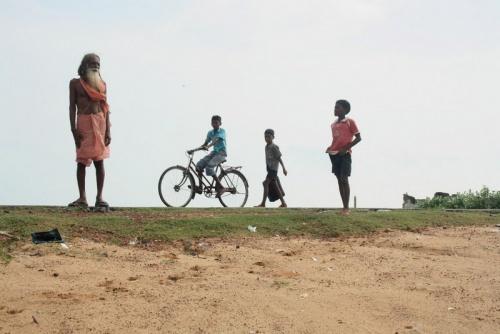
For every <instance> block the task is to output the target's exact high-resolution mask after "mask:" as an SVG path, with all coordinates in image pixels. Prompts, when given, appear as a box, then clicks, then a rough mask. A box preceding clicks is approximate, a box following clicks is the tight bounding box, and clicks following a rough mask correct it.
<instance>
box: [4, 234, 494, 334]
mask: <svg viewBox="0 0 500 334" xmlns="http://www.w3.org/2000/svg"><path fill="white" fill-rule="evenodd" d="M69 246H70V249H69V250H64V249H62V248H61V247H60V246H59V245H39V246H34V245H26V246H24V247H21V248H20V249H19V250H18V251H17V252H16V253H15V254H14V259H13V260H12V261H11V262H10V263H9V264H8V265H6V266H5V265H3V266H0V291H1V297H0V333H34V332H39V333H156V332H158V333H399V334H403V333H413V334H416V333H499V332H500V293H499V291H500V233H499V232H498V229H496V228H492V227H490V228H487V227H483V228H454V229H428V230H424V231H423V232H422V233H410V232H393V231H391V232H386V233H380V234H377V235H373V236H369V237H364V238H349V239H344V240H332V241H319V240H310V239H285V238H280V237H274V238H267V239H256V238H248V239H234V240H231V241H214V240H211V241H204V242H201V243H197V244H189V243H185V244H184V245H177V246H169V247H167V248H164V249H159V250H155V251H150V250H144V249H140V248H139V247H137V246H129V247H118V246H112V245H106V244H102V243H95V242H91V241H88V240H85V239H81V238H75V239H73V240H71V242H70V243H69Z"/></svg>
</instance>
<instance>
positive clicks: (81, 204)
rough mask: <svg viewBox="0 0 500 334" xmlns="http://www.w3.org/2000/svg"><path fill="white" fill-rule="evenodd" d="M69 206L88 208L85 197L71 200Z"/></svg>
mask: <svg viewBox="0 0 500 334" xmlns="http://www.w3.org/2000/svg"><path fill="white" fill-rule="evenodd" d="M68 206H69V207H75V208H88V206H89V205H88V203H87V200H86V199H84V198H83V199H82V198H79V199H77V200H76V201H73V202H71V203H69V204H68Z"/></svg>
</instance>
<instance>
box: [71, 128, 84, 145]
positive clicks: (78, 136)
mask: <svg viewBox="0 0 500 334" xmlns="http://www.w3.org/2000/svg"><path fill="white" fill-rule="evenodd" d="M71 131H72V132H73V139H74V140H75V146H76V148H80V146H81V145H82V135H81V134H80V132H78V130H71Z"/></svg>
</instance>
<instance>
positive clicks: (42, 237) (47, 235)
mask: <svg viewBox="0 0 500 334" xmlns="http://www.w3.org/2000/svg"><path fill="white" fill-rule="evenodd" d="M31 240H32V241H33V243H34V244H42V243H46V242H60V243H63V242H64V240H63V239H62V238H61V234H59V231H58V230H57V228H55V229H53V230H50V231H47V232H34V233H31Z"/></svg>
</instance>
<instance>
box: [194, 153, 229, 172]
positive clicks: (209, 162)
mask: <svg viewBox="0 0 500 334" xmlns="http://www.w3.org/2000/svg"><path fill="white" fill-rule="evenodd" d="M226 158H227V154H226V152H224V151H221V152H214V151H212V152H210V153H209V154H208V155H207V156H205V157H204V158H203V159H201V160H200V161H198V163H197V164H196V168H197V169H198V170H203V169H205V171H206V173H207V175H208V176H214V175H215V167H217V165H218V164H220V163H221V162H223V161H224V160H226Z"/></svg>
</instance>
